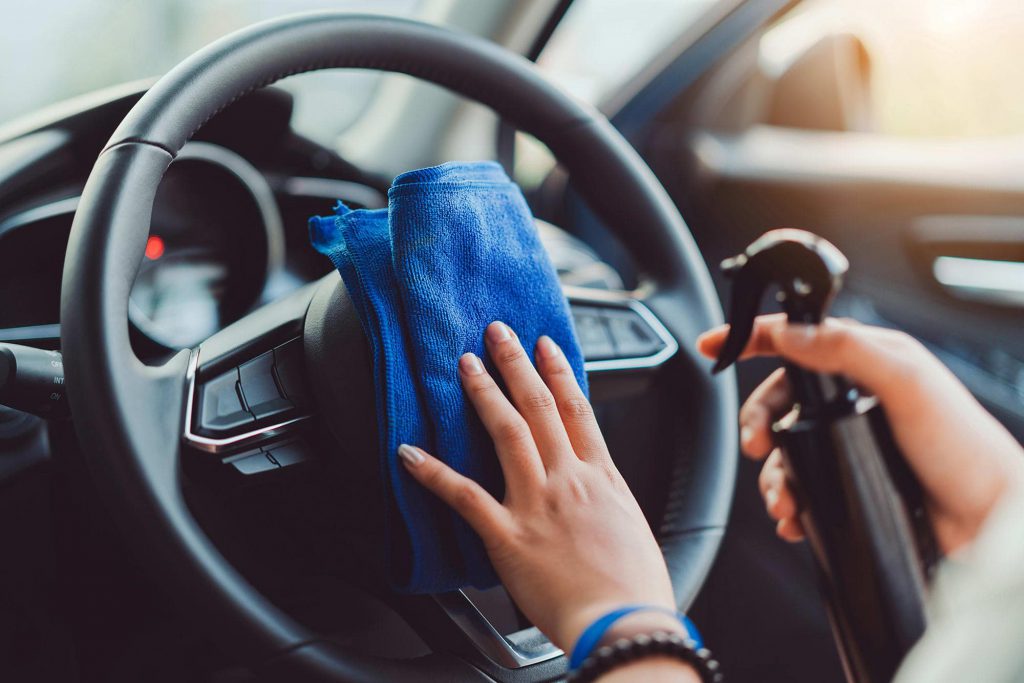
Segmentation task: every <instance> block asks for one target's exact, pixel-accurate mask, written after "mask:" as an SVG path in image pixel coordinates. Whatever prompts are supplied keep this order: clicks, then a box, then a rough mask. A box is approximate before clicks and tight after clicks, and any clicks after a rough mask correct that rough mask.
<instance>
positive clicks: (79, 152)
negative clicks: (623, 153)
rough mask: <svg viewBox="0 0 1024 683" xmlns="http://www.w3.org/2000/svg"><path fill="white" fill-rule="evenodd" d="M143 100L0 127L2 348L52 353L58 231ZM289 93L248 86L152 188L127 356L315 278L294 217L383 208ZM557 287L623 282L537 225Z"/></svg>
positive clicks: (147, 352) (195, 339) (132, 95)
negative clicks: (8, 129) (308, 133)
mask: <svg viewBox="0 0 1024 683" xmlns="http://www.w3.org/2000/svg"><path fill="white" fill-rule="evenodd" d="M141 95H142V92H141V91H137V92H128V93H124V94H122V95H120V96H114V97H110V98H108V99H106V100H103V101H100V102H98V103H92V104H91V105H90V106H87V107H82V108H78V109H72V110H70V111H65V112H62V113H59V114H58V115H56V116H51V118H50V119H49V120H41V121H37V122H29V124H28V125H26V126H24V127H23V129H22V130H20V131H15V132H14V133H13V134H8V135H7V136H4V134H3V133H4V131H0V341H9V342H20V343H28V344H32V345H36V346H41V347H44V348H56V347H57V345H58V344H59V337H60V327H59V320H60V296H61V278H62V271H63V264H64V258H65V252H66V249H67V243H68V236H69V234H70V231H71V226H72V222H73V220H74V215H75V209H76V208H77V205H78V198H79V196H80V194H81V191H82V188H83V187H84V184H85V181H86V178H87V177H88V173H89V170H90V168H91V165H92V163H93V161H94V160H95V158H96V156H97V155H98V154H99V152H100V151H101V150H102V148H103V145H104V143H105V141H106V139H107V137H108V136H109V135H110V134H111V132H112V131H113V130H114V128H115V127H116V126H117V124H118V123H119V122H120V120H121V118H122V117H123V116H124V115H125V113H127V111H128V109H130V107H131V106H132V105H133V104H134V102H135V101H136V100H137V99H138V98H139V97H141ZM291 113H292V100H291V96H290V95H289V94H288V93H286V92H284V91H281V90H278V89H275V88H267V89H264V90H261V91H257V92H255V93H253V94H251V95H249V96H248V97H246V98H243V99H242V100H240V101H239V102H237V103H236V104H234V105H232V106H231V107H230V108H228V109H226V110H225V111H224V112H222V113H221V114H219V115H218V116H217V117H216V118H214V119H213V120H212V121H211V122H210V123H208V124H207V125H206V126H205V127H204V128H203V130H201V131H200V133H199V134H198V135H197V138H196V139H195V140H194V141H192V142H190V143H188V144H187V145H186V146H185V147H184V149H183V150H182V151H181V153H180V154H179V155H178V157H177V158H176V159H175V161H174V162H173V163H172V164H171V166H170V167H169V168H168V170H167V173H166V174H165V176H164V179H163V181H162V182H161V185H160V187H159V189H158V192H157V197H156V201H155V203H154V209H153V214H152V218H151V223H150V226H149V236H148V240H147V242H146V245H145V256H144V258H143V259H142V261H141V263H140V264H139V268H138V273H137V275H136V278H135V282H134V285H133V288H132V293H131V297H130V301H129V306H128V311H127V318H128V324H129V326H130V331H131V336H132V343H133V346H134V347H135V351H136V354H137V355H138V356H139V357H140V358H141V359H142V360H144V361H159V360H161V359H163V358H165V357H166V356H167V355H168V354H170V353H172V352H175V351H177V350H179V349H183V348H190V347H194V346H196V345H197V344H198V343H199V342H201V341H203V340H204V339H206V338H208V337H209V336H211V335H212V334H213V333H215V332H217V331H218V330H220V329H222V328H224V327H225V326H227V325H229V324H230V323H232V322H234V321H236V320H238V319H239V318H241V317H243V316H244V315H246V314H247V313H248V312H250V311H252V310H254V309H256V308H258V307H260V306H261V305H263V304H265V303H268V302H270V301H272V300H275V299H278V298H280V297H281V296H283V295H285V294H287V293H288V292H290V291H292V290H294V289H297V288H299V287H301V286H302V285H304V284H306V283H308V282H311V281H313V280H316V279H318V278H320V277H321V276H323V275H325V274H326V273H327V272H329V270H330V269H331V265H330V263H329V261H328V260H327V259H325V258H323V257H322V256H321V255H319V254H318V253H316V252H315V251H314V250H313V249H312V247H311V246H310V245H309V243H308V239H307V232H306V223H307V220H308V217H309V216H311V215H313V214H323V213H327V212H329V211H330V209H331V207H332V206H333V204H334V203H335V202H336V201H337V200H338V199H342V200H343V201H345V202H346V204H349V205H350V206H353V207H357V208H358V207H363V208H379V207H383V206H386V202H387V199H386V190H387V186H388V179H385V178H381V177H376V176H374V175H372V174H370V173H366V172H364V171H362V170H360V169H357V168H355V167H353V166H352V165H350V164H348V163H347V162H345V161H344V160H343V159H341V158H340V157H338V156H337V154H335V153H334V152H333V151H331V150H329V149H327V148H324V147H322V146H320V145H318V144H316V143H314V142H312V141H310V140H308V139H305V138H302V137H301V136H299V135H297V134H296V133H294V132H293V131H292V129H291V127H290V118H291ZM538 224H539V228H540V232H541V237H542V240H543V241H544V243H545V245H546V246H547V248H548V251H549V253H550V254H551V256H552V259H553V261H554V263H555V266H556V268H557V269H558V271H559V274H560V275H561V277H562V278H563V281H564V282H566V283H567V284H573V285H576V286H590V287H599V288H612V289H614V288H621V287H622V280H621V279H620V278H619V276H618V274H617V273H616V272H615V271H614V270H613V269H612V268H611V267H609V266H608V265H606V264H604V263H603V262H602V261H601V260H600V259H599V258H598V257H597V255H596V254H595V253H594V252H593V250H591V249H590V248H589V247H588V246H587V245H585V244H584V243H582V242H580V241H579V240H578V239H576V238H575V237H572V236H571V235H569V234H568V233H566V232H564V231H562V230H560V229H559V228H557V227H555V226H553V225H551V224H548V223H544V222H542V221H538Z"/></svg>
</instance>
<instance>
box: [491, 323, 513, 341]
mask: <svg viewBox="0 0 1024 683" xmlns="http://www.w3.org/2000/svg"><path fill="white" fill-rule="evenodd" d="M487 337H488V338H489V339H490V340H491V341H492V342H502V341H505V340H506V339H511V338H512V334H511V331H510V330H509V329H508V325H506V324H505V323H503V322H500V321H497V320H495V321H494V322H493V323H491V324H490V325H488V326H487Z"/></svg>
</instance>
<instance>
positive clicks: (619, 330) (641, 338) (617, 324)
mask: <svg viewBox="0 0 1024 683" xmlns="http://www.w3.org/2000/svg"><path fill="white" fill-rule="evenodd" d="M602 313H603V314H604V318H605V321H606V322H607V325H608V334H609V335H610V336H611V338H612V344H614V345H615V356H616V357H617V358H646V357H647V356H653V355H654V354H656V353H657V352H658V351H661V350H662V349H663V348H665V342H663V341H662V340H661V339H659V338H658V335H656V334H655V333H654V330H652V329H651V328H650V326H649V325H648V324H647V323H646V322H644V319H643V318H641V317H640V315H639V314H638V313H637V312H636V311H632V310H629V309H626V308H606V309H604V311H602Z"/></svg>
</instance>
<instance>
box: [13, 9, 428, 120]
mask: <svg viewBox="0 0 1024 683" xmlns="http://www.w3.org/2000/svg"><path fill="white" fill-rule="evenodd" d="M423 4H425V3H424V2H423V1H422V0H259V1H257V0H146V1H145V2H124V0H45V2H18V3H13V2H12V3H7V6H5V7H4V11H3V14H4V16H3V21H0V64H4V65H5V68H4V77H3V80H0V124H4V123H6V122H8V121H10V120H12V119H14V118H17V117H19V116H21V115H23V114H27V113H28V112H31V111H33V110H35V109H38V108H40V107H42V106H45V105H48V104H52V103H55V102H59V101H61V100H65V99H68V98H70V97H74V96H76V95H81V94H84V93H87V92H91V91H93V90H97V89H99V88H103V87H107V86H111V85H115V84H118V83H124V82H128V81H134V80H138V79H142V78H149V77H154V76H160V75H162V74H164V73H166V72H167V71H168V70H169V69H170V68H171V67H173V66H174V65H175V64H177V63H178V62H179V61H181V60H182V59H184V58H185V57H187V56H188V55H189V54H191V53H192V52H194V51H195V50H197V49H199V48H200V47H202V46H203V45H206V44H207V43H210V42H212V41H213V40H215V39H217V38H220V37H221V36H223V35H225V34H227V33H230V32H231V31H234V30H236V29H239V28H242V27H243V26H247V25H249V24H253V23H255V22H258V21H262V20H264V19H270V18H272V17H277V16H281V15H283V14H291V13H293V12H303V11H309V10H326V9H332V10H345V11H352V12H368V13H373V14H390V15H400V16H415V15H417V13H418V12H419V11H420V10H421V5H423ZM15 65H17V66H15ZM379 78H380V74H379V73H375V72H370V71H334V72H324V73H318V74H313V75H310V76H306V77H304V78H297V79H289V81H287V82H285V83H284V85H283V87H285V88H287V89H289V90H292V91H293V92H295V91H302V90H304V89H311V88H313V89H315V88H320V89H322V90H323V91H324V92H331V93H335V96H334V97H332V99H331V101H330V102H325V101H324V100H323V99H322V98H321V99H320V100H318V107H320V108H321V111H323V110H324V109H323V108H326V109H329V110H330V116H329V117H317V116H316V113H315V112H313V111H305V110H303V108H302V107H301V106H300V108H299V109H298V110H297V111H296V112H295V118H296V121H295V123H296V125H297V127H299V128H300V129H304V132H308V133H310V134H311V135H312V136H313V137H316V138H318V139H330V138H331V137H333V135H336V134H337V133H338V132H339V131H341V130H343V129H344V128H345V127H347V126H348V124H349V123H351V122H352V120H353V119H354V118H356V117H357V116H358V115H359V113H360V112H361V111H362V110H363V108H364V107H365V106H366V104H367V103H368V102H369V100H370V97H371V95H372V94H373V91H374V88H375V87H376V84H377V82H378V80H379ZM325 80H326V81H329V82H330V85H332V86H335V87H331V88H324V87H323V86H324V83H325ZM339 81H340V82H339ZM338 86H340V87H338ZM296 99H297V100H299V101H300V102H301V98H296ZM325 126H326V127H329V128H331V129H333V130H322V129H323V128H324V127H325Z"/></svg>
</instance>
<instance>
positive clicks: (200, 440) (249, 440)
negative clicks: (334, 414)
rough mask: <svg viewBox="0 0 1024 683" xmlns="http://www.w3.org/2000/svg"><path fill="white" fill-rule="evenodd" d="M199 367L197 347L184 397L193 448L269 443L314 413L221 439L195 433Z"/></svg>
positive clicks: (236, 447)
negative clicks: (193, 426)
mask: <svg viewBox="0 0 1024 683" xmlns="http://www.w3.org/2000/svg"><path fill="white" fill-rule="evenodd" d="M198 369H199V350H198V349H195V350H193V351H192V353H191V356H190V357H189V361H188V371H187V372H186V374H185V378H186V381H187V382H188V397H187V398H186V400H185V411H186V412H185V433H184V435H183V439H184V441H185V444H186V445H188V446H191V447H192V448H195V449H198V450H200V451H205V452H207V453H216V454H221V453H225V452H228V451H240V450H245V449H247V448H254V447H256V446H259V445H260V444H263V443H266V442H267V441H271V440H273V439H277V438H279V437H283V436H285V435H287V434H291V433H293V432H295V431H296V430H297V429H298V428H299V427H301V426H302V423H303V422H305V421H306V420H308V419H309V418H310V417H312V416H311V415H300V416H299V417H294V418H292V419H290V420H285V421H284V422H279V423H277V424H274V425H268V426H266V427H261V428H259V429H254V430H252V431H249V432H245V433H243V434H236V435H235V436H228V437H224V438H222V439H214V438H211V437H208V436H200V435H199V434H195V433H193V432H192V413H193V408H194V405H193V402H194V401H195V393H196V373H197V370H198Z"/></svg>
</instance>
